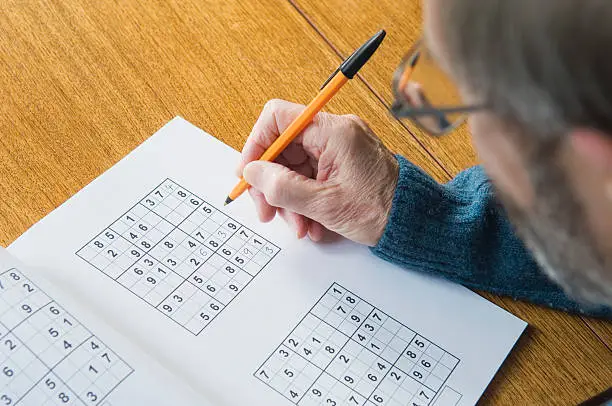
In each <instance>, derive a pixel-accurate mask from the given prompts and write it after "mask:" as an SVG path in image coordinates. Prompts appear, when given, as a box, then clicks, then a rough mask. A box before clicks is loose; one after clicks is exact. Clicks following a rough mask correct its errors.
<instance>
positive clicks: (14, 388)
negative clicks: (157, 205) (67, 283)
mask: <svg viewBox="0 0 612 406" xmlns="http://www.w3.org/2000/svg"><path fill="white" fill-rule="evenodd" d="M41 275H42V273H41V272H40V271H39V272H35V271H34V270H33V269H30V268H28V267H26V266H24V265H23V264H22V263H20V262H19V261H18V260H17V259H15V258H14V257H12V256H11V255H10V254H9V253H8V251H6V250H5V249H4V248H0V292H1V294H2V296H1V299H0V329H1V330H0V347H1V350H0V359H1V363H0V369H1V370H2V374H0V382H1V383H0V401H1V402H2V404H5V405H13V404H19V405H86V404H87V405H89V404H92V405H94V404H104V405H111V404H112V405H115V406H117V405H126V406H127V405H134V404H147V405H167V404H181V405H194V406H195V405H203V404H204V405H207V404H209V403H208V402H207V401H206V400H205V399H204V398H203V397H202V396H200V395H198V394H196V393H195V392H194V391H193V390H192V389H191V388H189V387H187V386H185V385H184V384H183V383H182V382H180V381H177V380H176V378H175V377H173V376H172V375H171V374H169V373H168V372H167V371H166V370H165V369H164V368H163V367H161V366H160V365H158V363H157V361H155V360H154V359H152V358H150V357H148V356H147V355H146V354H143V353H141V352H140V351H139V350H138V349H137V348H136V347H134V346H133V345H132V344H131V343H130V342H129V341H127V340H125V338H124V337H123V336H122V335H121V334H119V333H118V332H116V331H114V330H113V329H112V328H110V327H109V326H108V325H107V324H105V323H104V322H103V320H101V319H99V318H97V317H95V316H94V314H95V311H92V309H88V308H87V307H84V306H82V305H81V304H80V303H76V302H74V299H73V298H71V297H70V296H69V295H66V293H65V292H62V290H61V289H58V288H57V286H54V285H53V284H50V283H49V282H48V281H47V280H46V279H45V278H44V277H41Z"/></svg>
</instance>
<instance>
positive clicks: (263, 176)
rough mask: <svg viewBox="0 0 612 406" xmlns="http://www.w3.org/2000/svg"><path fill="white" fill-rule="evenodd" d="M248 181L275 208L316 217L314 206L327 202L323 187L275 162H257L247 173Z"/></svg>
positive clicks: (248, 168) (246, 169) (245, 171)
mask: <svg viewBox="0 0 612 406" xmlns="http://www.w3.org/2000/svg"><path fill="white" fill-rule="evenodd" d="M243 176H244V178H245V180H246V181H247V182H248V183H249V184H250V185H251V186H253V187H254V188H255V189H257V190H258V191H260V192H261V193H263V195H264V197H265V200H266V201H267V202H268V203H269V204H270V205H272V206H275V207H279V208H283V209H289V210H290V211H294V212H296V213H299V214H302V215H304V216H307V217H312V216H311V215H310V214H311V213H310V212H311V210H312V206H311V202H312V201H313V200H317V201H318V202H319V203H321V201H322V199H324V196H323V191H324V187H323V186H322V184H320V183H319V182H317V181H316V180H314V179H310V178H307V177H305V176H303V175H301V174H299V173H297V172H295V171H292V170H291V169H289V168H287V167H285V166H283V165H280V164H277V163H273V162H263V161H254V162H251V163H249V164H248V165H247V166H246V167H245V168H244V171H243Z"/></svg>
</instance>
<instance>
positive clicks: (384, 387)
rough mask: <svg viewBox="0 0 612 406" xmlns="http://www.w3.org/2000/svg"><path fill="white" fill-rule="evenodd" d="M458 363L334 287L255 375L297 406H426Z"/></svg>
mask: <svg viewBox="0 0 612 406" xmlns="http://www.w3.org/2000/svg"><path fill="white" fill-rule="evenodd" d="M458 363H459V359H458V358H457V357H455V356H454V355H452V354H451V353H449V352H447V351H445V350H444V349H442V348H440V347H439V346H437V345H436V344H434V343H432V342H431V341H430V340H428V339H426V338H425V337H423V336H421V335H419V334H418V333H416V332H415V331H413V330H411V329H410V328H408V327H406V326H405V325H403V324H402V323H400V322H398V321H397V320H395V319H394V318H392V317H390V316H389V315H387V314H385V313H384V312H383V311H381V310H380V309H378V308H376V307H374V306H372V305H371V304H370V303H368V302H366V301H365V300H363V299H361V298H360V297H359V296H357V295H355V294H354V293H352V292H350V291H348V290H347V289H345V288H343V287H342V286H340V285H338V284H336V283H335V284H333V285H332V286H331V287H330V288H329V289H328V291H327V292H326V293H325V294H324V295H323V296H322V297H321V299H320V300H319V301H318V302H317V303H316V304H315V305H314V306H313V308H312V309H311V310H310V311H309V312H308V314H307V315H306V316H305V317H304V318H303V319H302V320H301V321H300V323H299V324H298V325H297V326H296V327H295V328H294V329H293V330H292V331H291V333H290V334H289V335H288V336H287V337H286V339H285V341H284V342H283V343H282V344H281V345H279V346H278V348H277V349H276V350H275V351H274V353H272V354H271V355H270V356H269V357H268V359H267V360H266V361H265V362H264V363H263V365H262V366H261V367H260V368H259V369H258V370H257V371H256V372H255V377H257V378H258V379H259V380H261V381H263V382H264V383H266V384H267V385H268V386H270V387H271V388H272V389H274V390H275V391H277V392H278V393H279V394H281V395H283V396H285V397H286V398H287V399H289V400H291V401H292V402H293V403H295V404H299V405H320V404H325V405H370V406H371V405H376V406H379V405H414V406H424V405H429V404H430V403H431V401H432V400H433V399H434V397H435V396H436V394H437V393H438V391H440V389H441V388H442V385H443V384H444V383H445V382H446V381H447V379H448V378H449V376H450V375H451V374H452V372H453V370H454V369H455V368H456V366H457V364H458Z"/></svg>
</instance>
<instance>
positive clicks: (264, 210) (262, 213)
mask: <svg viewBox="0 0 612 406" xmlns="http://www.w3.org/2000/svg"><path fill="white" fill-rule="evenodd" d="M249 194H250V195H251V198H252V199H253V202H254V203H255V208H256V209H257V216H258V217H259V220H260V221H261V222H263V223H267V222H269V221H272V219H274V216H275V215H276V207H274V206H271V205H270V204H269V203H268V202H267V201H266V197H265V196H264V195H263V193H261V192H260V191H259V190H257V189H255V188H249Z"/></svg>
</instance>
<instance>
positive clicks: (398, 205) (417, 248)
mask: <svg viewBox="0 0 612 406" xmlns="http://www.w3.org/2000/svg"><path fill="white" fill-rule="evenodd" d="M395 158H396V159H397V161H398V163H399V178H398V182H397V187H396V189H395V194H394V196H393V203H392V206H391V212H390V214H389V218H388V220H387V225H386V226H385V230H384V232H383V235H382V237H381V238H380V240H379V241H378V244H377V245H376V246H374V247H371V248H370V249H371V251H372V252H373V253H374V254H375V255H377V256H379V257H381V258H383V259H385V260H387V261H391V262H394V263H398V264H402V265H404V266H417V267H419V268H420V269H422V270H423V271H425V272H427V271H429V272H432V271H434V270H433V269H427V268H428V267H427V264H429V265H433V264H438V265H439V266H435V268H437V269H435V271H434V272H435V273H436V274H438V275H439V276H450V275H444V271H443V270H444V269H448V267H449V266H451V264H454V265H455V266H456V265H458V264H457V259H458V258H457V255H459V256H461V252H460V247H459V246H457V247H456V248H457V249H456V250H453V251H454V252H449V251H448V248H449V242H448V241H434V240H436V239H437V238H439V237H440V236H441V235H443V234H445V233H444V228H446V227H447V225H446V224H439V223H440V214H441V213H440V211H442V212H446V210H445V209H444V208H443V207H440V203H441V202H442V201H444V200H445V199H448V196H444V194H445V193H444V191H442V190H441V185H440V184H438V183H437V182H436V181H435V180H434V179H433V178H432V177H430V176H429V175H428V174H427V173H425V172H424V171H423V170H422V169H420V168H419V167H417V166H416V165H414V164H413V163H411V162H410V161H408V160H407V159H406V158H404V157H402V156H401V155H396V156H395ZM443 206H444V204H443ZM442 247H444V249H442ZM423 265H425V267H423ZM423 268H425V269H423ZM441 271H442V272H441ZM432 273H433V272H432ZM453 279H454V278H453Z"/></svg>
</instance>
